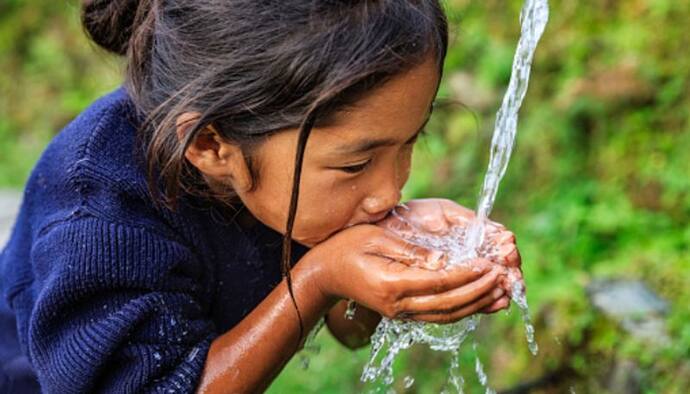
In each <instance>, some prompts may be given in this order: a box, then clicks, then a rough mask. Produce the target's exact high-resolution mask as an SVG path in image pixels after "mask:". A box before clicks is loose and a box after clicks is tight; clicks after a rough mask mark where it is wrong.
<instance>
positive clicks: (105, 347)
mask: <svg viewBox="0 0 690 394" xmlns="http://www.w3.org/2000/svg"><path fill="white" fill-rule="evenodd" d="M31 259H32V263H33V267H34V270H35V274H36V280H37V282H38V286H35V287H34V288H35V289H36V290H35V291H37V294H36V295H35V297H36V304H35V308H34V310H33V313H32V316H31V319H30V321H29V324H28V347H29V355H30V358H31V361H32V363H33V365H34V367H35V369H36V372H37V375H38V379H39V382H40V384H41V387H42V390H43V391H44V392H46V393H58V392H59V393H77V392H111V393H143V392H166V393H167V392H175V393H178V392H193V391H195V388H196V386H197V384H198V381H199V378H200V376H201V372H202V370H203V367H204V363H205V359H206V354H207V352H208V349H209V347H210V343H211V341H212V340H213V339H214V338H215V337H216V336H217V333H216V332H215V328H214V325H213V323H212V322H211V320H210V319H209V318H208V308H207V306H206V305H207V303H208V302H209V301H208V287H209V286H204V285H202V284H203V283H204V282H203V280H204V275H207V274H206V273H205V271H206V270H204V269H203V267H201V263H200V262H199V259H198V258H197V257H196V255H195V254H194V253H193V252H192V250H191V248H189V247H186V246H184V245H183V244H182V243H181V242H177V241H174V240H171V239H169V238H167V237H165V236H163V235H160V234H157V233H154V232H153V231H151V230H147V229H143V228H138V227H134V226H129V225H125V224H119V223H112V222H109V221H105V220H102V219H99V218H94V217H82V218H79V219H76V220H68V221H65V222H62V223H57V224H54V225H53V226H51V227H49V228H45V229H43V230H42V232H41V233H40V234H39V236H38V238H37V239H36V242H35V243H34V246H33V249H32V253H31Z"/></svg>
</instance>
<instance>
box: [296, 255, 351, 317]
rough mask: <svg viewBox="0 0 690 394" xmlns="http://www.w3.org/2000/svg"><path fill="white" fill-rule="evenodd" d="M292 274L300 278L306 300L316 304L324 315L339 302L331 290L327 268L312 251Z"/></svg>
mask: <svg viewBox="0 0 690 394" xmlns="http://www.w3.org/2000/svg"><path fill="white" fill-rule="evenodd" d="M291 273H292V276H293V278H299V279H298V280H299V287H300V289H301V290H302V292H303V293H304V298H305V300H308V301H311V302H313V303H315V304H316V305H317V307H318V308H319V309H320V310H321V311H323V313H324V314H325V313H326V312H327V311H328V310H330V309H331V308H332V307H333V306H334V305H335V304H336V303H337V302H338V300H339V297H338V296H337V295H336V294H334V293H333V292H332V291H331V290H330V289H331V286H330V278H329V273H328V271H327V267H326V266H325V265H324V264H323V261H321V259H319V258H318V257H316V254H315V253H312V251H309V252H308V253H307V254H305V255H304V257H302V259H300V260H299V262H298V263H297V264H296V265H295V267H294V268H293V269H292V271H291ZM293 281H294V279H293Z"/></svg>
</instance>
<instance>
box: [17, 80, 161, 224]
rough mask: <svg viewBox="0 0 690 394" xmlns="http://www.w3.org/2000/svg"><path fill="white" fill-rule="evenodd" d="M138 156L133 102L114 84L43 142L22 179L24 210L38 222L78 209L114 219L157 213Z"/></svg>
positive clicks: (134, 218)
mask: <svg viewBox="0 0 690 394" xmlns="http://www.w3.org/2000/svg"><path fill="white" fill-rule="evenodd" d="M143 161H144V154H143V147H142V146H141V144H139V143H138V141H137V125H136V123H135V112H134V106H133V104H132V102H131V99H130V98H129V96H128V94H127V93H126V91H125V90H124V88H119V89H117V90H115V91H113V92H111V93H109V94H107V95H105V96H103V97H101V98H100V99H98V100H96V101H95V102H94V103H93V104H92V105H91V106H89V107H88V108H87V109H86V110H84V111H83V112H82V113H81V114H80V115H79V116H78V117H77V118H76V119H74V120H73V121H72V122H70V123H69V124H68V125H67V126H66V127H65V128H64V129H63V130H62V131H61V132H60V133H59V134H58V135H57V136H56V137H55V138H54V139H53V141H52V142H51V143H50V144H49V145H48V147H47V148H46V150H45V151H44V152H43V154H42V156H41V158H40V159H39V161H38V163H37V164H36V166H35V167H34V170H33V172H32V174H31V177H30V178H29V181H28V183H27V186H26V190H25V194H24V207H23V209H28V210H30V211H31V216H33V217H34V218H36V219H39V218H40V220H41V221H43V222H44V223H43V224H46V223H50V222H54V221H60V220H64V219H65V218H67V217H69V216H72V215H74V214H75V212H80V211H87V212H90V213H91V214H94V215H96V216H103V217H106V218H111V219H118V220H129V219H131V220H134V221H136V220H138V219H140V218H144V217H147V216H158V215H157V214H156V212H155V208H154V204H153V202H152V201H151V199H150V198H149V195H148V192H147V188H146V175H145V170H144V168H145V167H144V164H143Z"/></svg>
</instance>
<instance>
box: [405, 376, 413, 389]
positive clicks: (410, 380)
mask: <svg viewBox="0 0 690 394" xmlns="http://www.w3.org/2000/svg"><path fill="white" fill-rule="evenodd" d="M413 384H414V378H413V377H412V376H405V378H404V379H403V387H405V388H406V389H409V388H410V387H412V385H413Z"/></svg>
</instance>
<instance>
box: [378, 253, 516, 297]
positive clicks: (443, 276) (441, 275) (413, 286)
mask: <svg viewBox="0 0 690 394" xmlns="http://www.w3.org/2000/svg"><path fill="white" fill-rule="evenodd" d="M492 270H495V271H497V272H494V273H493V274H492V275H496V276H498V275H499V274H501V275H505V267H502V266H499V265H497V264H493V263H491V262H490V261H489V260H486V259H482V258H480V259H474V260H470V261H469V262H468V263H467V264H463V265H458V266H451V267H448V268H446V269H442V270H438V271H430V270H425V269H420V268H416V267H411V268H409V269H405V270H400V271H399V272H396V273H395V274H394V275H392V277H391V281H394V282H395V283H396V284H397V285H398V286H399V288H400V289H401V296H402V297H401V299H402V298H405V297H413V296H422V295H430V294H439V293H443V292H446V291H449V290H452V289H455V288H458V287H460V286H464V285H466V284H468V283H470V282H473V281H475V280H477V279H479V278H480V277H482V276H483V275H485V274H488V273H490V272H491V271H492Z"/></svg>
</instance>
